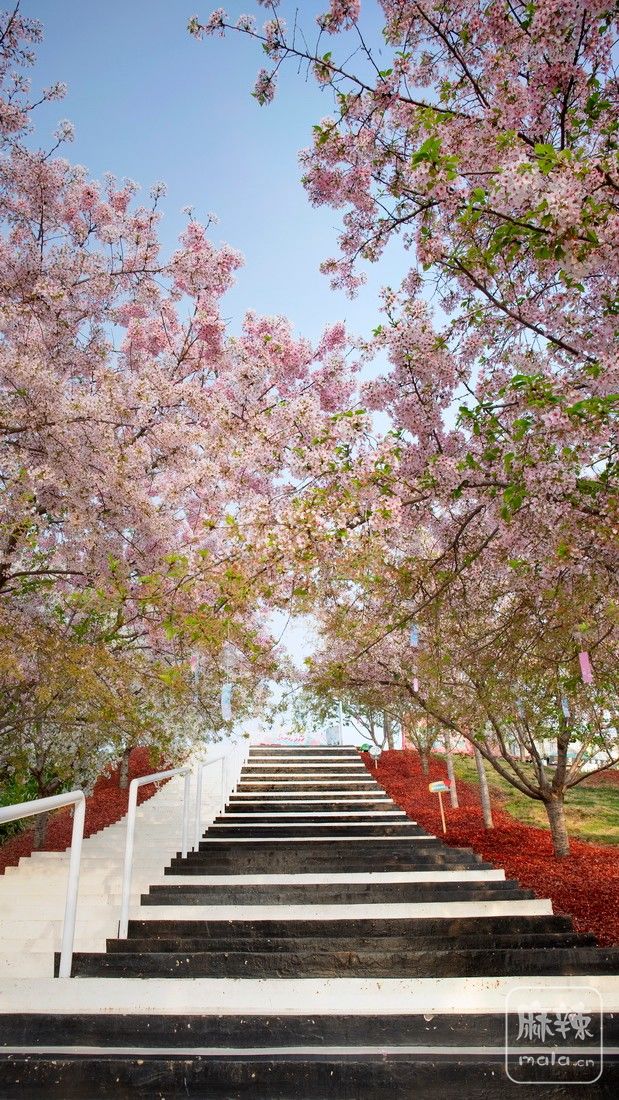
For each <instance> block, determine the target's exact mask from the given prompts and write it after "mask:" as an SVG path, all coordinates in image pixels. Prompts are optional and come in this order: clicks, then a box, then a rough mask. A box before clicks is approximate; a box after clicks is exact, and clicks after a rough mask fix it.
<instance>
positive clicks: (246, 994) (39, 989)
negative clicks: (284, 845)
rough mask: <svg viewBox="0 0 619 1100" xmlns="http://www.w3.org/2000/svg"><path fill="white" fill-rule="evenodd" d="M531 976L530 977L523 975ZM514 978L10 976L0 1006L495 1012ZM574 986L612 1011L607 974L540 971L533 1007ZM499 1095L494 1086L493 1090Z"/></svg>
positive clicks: (154, 1011) (186, 1011) (614, 999)
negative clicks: (35, 978) (557, 974)
mask: <svg viewBox="0 0 619 1100" xmlns="http://www.w3.org/2000/svg"><path fill="white" fill-rule="evenodd" d="M529 984H531V983H529ZM522 985H523V981H522V979H521V978H520V979H518V978H501V977H499V978H320V979H314V978H192V979H188V978H150V979H149V980H148V981H145V980H144V979H142V978H104V979H98V978H56V979H51V980H44V979H43V980H42V979H39V980H32V979H28V978H21V979H20V978H16V977H9V978H8V979H7V981H5V982H3V983H2V984H1V986H0V1013H19V1012H24V1011H30V1012H32V1011H35V1012H40V1013H55V1014H56V1015H71V1014H73V1013H76V1012H83V1013H85V1014H89V1015H97V1014H101V1013H104V1014H106V1015H108V1014H112V1013H114V1014H117V1015H123V1014H127V1013H143V1014H144V1015H153V1016H176V1015H180V1016H183V1015H184V1016H206V1015H213V1016H222V1015H223V1016H238V1015H245V1014H254V1015H259V1016H264V1015H265V1014H267V1013H268V1014H272V1015H279V1016H298V1014H299V1012H302V1013H303V1014H304V1015H313V1014H315V1015H321V1016H344V1015H346V1016H377V1017H381V1016H387V1015H390V1016H394V1015H395V1016H397V1015H402V1014H404V1013H411V1014H413V1015H419V1014H425V1015H428V1016H434V1015H440V1014H450V1013H464V1014H468V1015H471V1016H477V1015H481V1014H483V1013H492V1014H495V1013H496V1014H500V1015H502V1014H503V1013H504V1012H505V1000H506V997H507V995H508V994H509V993H510V992H511V991H513V990H515V989H518V988H519V987H521V986H522ZM566 990H571V991H574V990H577V991H578V998H579V1001H581V1002H582V1011H583V1012H591V1011H592V1012H599V997H598V993H599V995H600V996H601V997H602V999H603V1003H604V1010H605V1011H606V1012H617V1011H619V983H618V982H617V979H616V978H615V977H607V976H606V975H602V976H600V975H594V976H588V975H582V976H580V975H578V976H568V975H560V976H558V977H555V976H544V977H543V981H542V982H541V983H540V986H539V988H538V989H537V990H536V999H537V1001H538V1003H539V1010H540V1011H549V1012H552V1011H553V1010H555V1009H560V1008H561V1006H562V1004H564V1003H565V995H566ZM497 1095H498V1094H497Z"/></svg>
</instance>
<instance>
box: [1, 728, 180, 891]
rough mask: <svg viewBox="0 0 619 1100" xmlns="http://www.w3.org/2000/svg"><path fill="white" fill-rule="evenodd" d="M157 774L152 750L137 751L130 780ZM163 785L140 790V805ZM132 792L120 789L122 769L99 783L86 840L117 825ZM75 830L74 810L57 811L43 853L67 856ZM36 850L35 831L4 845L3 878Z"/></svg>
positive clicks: (92, 800)
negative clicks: (119, 775)
mask: <svg viewBox="0 0 619 1100" xmlns="http://www.w3.org/2000/svg"><path fill="white" fill-rule="evenodd" d="M155 770H156V766H155V767H153V764H152V762H151V760H150V758H149V754H148V749H134V750H133V752H132V753H131V757H130V759H129V780H131V779H137V778H139V777H140V776H142V775H148V774H149V772H153V771H155ZM159 786H160V784H155V783H146V784H145V785H144V786H143V787H138V805H140V804H141V803H142V802H146V801H147V799H149V798H152V797H153V795H154V794H156V792H157V790H158V788H159ZM128 799H129V788H128V787H127V789H126V790H122V791H121V789H120V787H119V786H118V768H114V770H113V771H111V772H110V773H109V774H108V775H105V776H102V777H101V779H98V780H97V783H96V785H95V789H94V791H93V792H92V794H91V796H90V798H87V799H86V823H85V827H84V836H92V834H93V833H98V832H99V830H100V829H104V828H105V827H106V826H107V825H113V824H114V822H115V821H119V820H120V818H121V817H124V816H125V814H126V812H127V801H128ZM72 828H73V810H72V808H71V807H67V808H66V809H62V810H57V811H56V812H55V813H53V814H51V815H50V818H49V821H48V825H47V836H46V838H45V844H44V845H43V847H42V848H41V849H40V851H43V852H64V850H65V848H68V847H69V845H70V843H71V830H72ZM33 850H34V830H33V828H29V829H27V830H26V831H25V832H23V833H19V834H18V835H17V836H12V837H10V838H9V839H8V840H6V841H5V843H4V844H0V874H4V872H5V870H6V868H7V867H14V866H17V864H18V863H19V861H20V859H21V857H22V856H29V855H32V852H33Z"/></svg>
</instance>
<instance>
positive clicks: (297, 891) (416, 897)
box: [142, 881, 535, 946]
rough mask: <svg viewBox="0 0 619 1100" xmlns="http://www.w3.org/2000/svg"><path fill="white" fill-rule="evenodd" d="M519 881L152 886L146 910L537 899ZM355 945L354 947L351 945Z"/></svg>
mask: <svg viewBox="0 0 619 1100" xmlns="http://www.w3.org/2000/svg"><path fill="white" fill-rule="evenodd" d="M534 897H535V894H534V893H533V891H532V890H523V889H522V888H521V887H520V886H519V885H518V883H517V882H514V881H504V882H453V883H452V882H410V883H384V882H380V883H376V884H374V883H358V884H348V885H343V884H340V883H336V884H330V883H325V884H321V885H315V884H314V885H309V884H306V885H303V886H292V885H286V886H238V887H235V886H221V887H219V886H202V885H199V886H176V885H174V884H171V885H169V886H151V887H150V890H149V892H148V893H146V894H143V895H142V904H143V905H218V904H219V905H234V904H236V903H237V902H238V903H239V904H243V905H274V904H277V902H279V903H280V904H282V905H306V904H308V902H310V901H311V903H312V904H320V905H335V904H341V905H361V904H363V903H364V902H369V903H372V904H385V905H388V904H391V903H393V902H406V901H411V902H422V901H487V900H490V899H494V898H498V899H502V898H534ZM351 946H352V945H351Z"/></svg>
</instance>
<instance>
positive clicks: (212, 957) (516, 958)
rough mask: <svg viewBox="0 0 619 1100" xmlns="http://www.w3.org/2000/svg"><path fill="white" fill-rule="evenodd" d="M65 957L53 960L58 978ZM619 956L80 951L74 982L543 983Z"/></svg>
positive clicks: (602, 969) (580, 952) (545, 951)
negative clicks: (474, 979) (216, 979)
mask: <svg viewBox="0 0 619 1100" xmlns="http://www.w3.org/2000/svg"><path fill="white" fill-rule="evenodd" d="M59 957H60V956H59V954H56V956H55V966H56V973H57V967H58V962H59ZM618 968H619V949H612V948H594V947H582V948H581V947H570V948H561V947H557V948H534V947H523V948H520V949H510V948H505V949H494V948H492V947H486V948H484V949H481V950H476V951H475V950H460V949H459V948H458V947H455V946H453V947H450V948H449V950H442V951H441V950H436V949H434V950H427V951H415V950H412V949H410V948H409V949H407V950H405V951H396V952H389V951H383V950H366V949H362V948H359V947H357V945H355V944H351V943H347V944H346V945H345V946H343V947H342V949H341V950H340V951H333V950H331V951H322V952H312V951H305V950H303V949H302V948H298V949H297V950H296V951H283V950H280V951H278V952H277V953H273V952H262V953H259V952H257V951H252V952H248V951H247V950H244V951H239V952H233V951H226V952H221V953H219V954H217V953H215V952H204V951H202V952H200V951H196V952H193V953H192V954H188V953H185V952H180V953H179V952H166V951H156V950H155V951H151V952H149V953H148V954H145V953H143V952H140V951H139V950H138V951H136V952H132V951H124V952H118V953H112V952H108V953H97V952H79V951H78V952H76V953H75V955H74V956H73V971H72V973H73V975H74V976H75V975H80V976H84V977H110V976H111V977H117V978H126V977H133V978H156V977H157V978H165V977H173V978H179V977H187V978H206V977H226V978H234V977H237V978H240V977H245V978H250V977H256V978H257V977H295V978H318V977H338V976H341V977H353V976H358V977H375V978H393V977H398V978H434V979H436V978H456V977H472V976H475V977H490V978H494V977H511V978H531V977H536V978H541V976H545V975H563V974H584V973H586V974H592V975H597V974H615V973H617V969H618Z"/></svg>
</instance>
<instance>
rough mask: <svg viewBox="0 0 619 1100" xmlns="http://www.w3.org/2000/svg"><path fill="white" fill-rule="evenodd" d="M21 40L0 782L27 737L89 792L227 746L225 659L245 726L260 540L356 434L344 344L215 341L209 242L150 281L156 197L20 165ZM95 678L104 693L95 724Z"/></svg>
mask: <svg viewBox="0 0 619 1100" xmlns="http://www.w3.org/2000/svg"><path fill="white" fill-rule="evenodd" d="M40 37H41V28H40V26H39V24H38V23H36V22H35V21H33V20H29V19H26V18H25V17H23V16H22V15H21V13H20V11H19V7H17V8H15V9H14V10H13V11H12V12H11V13H8V14H6V15H4V16H3V17H1V18H0V226H1V230H2V231H1V234H0V288H1V290H0V295H1V303H2V310H1V312H0V334H1V338H0V454H1V462H0V477H1V482H0V488H1V492H0V624H1V626H2V630H3V632H4V636H5V638H7V639H8V638H9V637H10V635H11V631H12V630H13V629H14V628H15V624H16V623H18V624H19V631H18V633H17V635H16V636H17V637H18V638H19V639H21V640H22V641H21V647H22V651H21V653H20V652H19V651H18V653H17V655H16V659H17V660H18V664H19V662H21V665H23V666H24V668H23V669H21V671H20V668H21V665H19V667H18V668H15V667H14V666H13V664H12V663H11V660H9V657H10V654H8V653H7V662H6V665H5V676H4V683H3V687H5V688H6V693H7V694H6V699H7V701H8V702H7V706H9V712H10V713H8V714H7V722H8V725H7V731H8V733H9V734H10V736H7V738H5V740H4V742H3V745H4V749H3V751H4V754H5V757H4V759H5V762H7V761H8V766H11V767H13V766H16V763H15V760H13V759H12V758H10V757H11V752H12V751H13V749H12V748H11V745H12V746H13V747H14V750H15V753H16V754H17V756H19V757H20V759H21V758H23V759H26V760H27V761H29V766H30V767H32V768H34V767H35V764H34V763H33V755H32V753H33V752H34V751H35V742H36V738H35V735H34V731H35V730H40V731H42V736H43V738H44V743H45V749H44V755H45V759H46V761H47V762H46V764H45V767H44V768H43V769H42V771H41V774H43V772H45V775H46V776H48V777H51V778H49V782H51V783H52V784H53V783H56V782H64V781H65V780H66V779H67V778H68V776H69V774H70V773H71V774H73V775H74V777H78V776H82V774H83V775H86V774H87V773H88V774H90V770H91V769H93V768H94V769H95V770H96V768H97V767H98V766H99V762H100V752H99V748H98V747H97V746H101V745H102V744H103V743H104V742H105V744H109V743H110V737H111V730H112V727H113V728H114V730H115V734H114V737H113V739H112V740H113V743H114V744H115V745H116V747H117V749H118V751H124V750H127V749H128V748H129V747H130V746H131V745H132V744H133V743H135V739H136V738H139V739H140V740H144V739H148V738H153V739H156V738H157V737H158V736H159V733H158V732H157V731H158V730H159V731H160V732H162V731H163V730H164V728H165V731H167V732H166V733H165V736H166V737H168V739H169V731H170V729H171V727H172V725H173V724H175V723H176V724H178V723H181V725H183V724H184V727H185V728H186V727H188V726H193V727H194V728H195V730H196V732H197V734H198V735H200V736H202V734H203V732H204V729H205V728H207V729H209V730H210V731H211V733H213V732H217V731H219V730H221V729H222V728H224V729H226V728H228V726H226V720H225V719H222V715H221V708H220V693H221V685H222V682H223V681H224V680H225V679H227V678H228V677H229V675H230V670H229V669H226V668H225V667H224V665H225V660H224V654H225V651H226V647H228V648H229V649H231V650H232V651H233V652H234V653H235V654H236V657H235V660H234V668H233V670H232V671H233V672H234V677H235V690H234V700H235V711H236V714H237V715H239V716H240V715H242V714H243V712H244V709H246V708H247V706H249V705H250V700H251V696H252V694H255V688H256V685H257V683H258V682H259V681H260V679H263V678H264V677H266V676H270V675H271V674H272V673H273V669H274V666H275V664H276V662H277V653H276V649H275V643H274V640H273V639H272V638H270V637H269V631H268V614H269V610H270V608H271V606H272V605H273V603H274V602H276V601H277V600H281V601H284V602H285V600H286V599H287V597H288V595H289V592H290V588H291V587H292V586H293V585H294V577H293V576H292V575H291V572H290V570H289V568H288V556H287V553H288V552H287V545H286V541H285V538H284V537H283V534H284V531H287V530H288V529H290V531H293V529H294V525H293V524H289V525H288V526H286V524H285V523H283V522H282V524H281V529H280V530H278V528H279V527H280V522H279V517H280V515H288V514H289V513H290V511H291V509H293V508H294V502H295V499H296V498H297V497H299V496H301V495H302V494H303V492H304V489H305V487H306V485H307V484H310V485H311V484H312V482H313V481H314V480H315V478H316V477H317V476H318V475H319V473H320V471H321V470H322V468H323V466H324V465H325V464H328V462H329V460H330V456H331V451H332V448H333V447H334V446H335V445H336V442H335V441H336V439H341V440H342V441H344V444H345V440H346V438H347V436H348V435H351V434H353V427H352V426H351V425H350V424H349V422H348V420H338V418H337V414H338V412H339V410H341V409H342V408H346V407H347V403H348V399H349V395H350V393H351V392H352V373H351V369H350V368H349V367H348V366H347V365H346V363H345V353H346V351H347V341H346V334H345V332H344V329H343V326H342V325H334V326H332V327H331V328H329V329H328V330H326V331H325V333H324V335H323V337H322V338H321V339H320V340H319V341H318V343H317V344H316V345H311V344H310V343H309V341H307V340H304V339H302V338H299V337H297V336H296V335H295V333H294V330H293V328H292V325H291V324H290V323H289V322H288V321H286V320H285V319H283V318H279V317H259V316H257V315H255V314H253V313H248V314H247V315H246V316H245V318H244V319H243V321H242V323H241V325H240V329H239V332H238V334H237V335H234V336H232V335H230V334H228V333H227V332H226V328H225V324H224V321H223V319H222V316H221V310H220V304H221V299H222V296H223V295H224V294H225V292H226V291H227V289H228V288H229V287H230V286H231V284H232V281H233V278H234V274H235V272H236V270H237V269H238V268H239V266H240V265H241V263H242V260H241V257H240V255H239V253H237V252H236V251H235V250H233V249H232V248H230V247H229V246H227V245H221V246H215V245H214V244H213V243H212V242H211V240H210V238H209V231H210V228H211V226H212V221H209V223H208V224H207V225H201V224H199V223H198V222H196V221H194V220H193V218H192V217H191V216H189V217H188V222H187V225H186V228H185V230H184V232H183V233H182V235H181V238H180V241H179V244H178V248H177V249H176V250H175V251H174V252H173V254H172V255H171V256H169V257H166V256H164V255H163V254H162V251H161V247H160V243H159V239H158V223H159V218H160V205H161V201H162V198H163V188H162V187H161V186H160V185H158V186H156V187H155V188H154V189H153V192H152V195H151V199H150V202H148V203H146V204H140V203H139V201H138V196H137V190H138V189H137V187H136V185H135V184H133V183H131V182H128V181H123V182H122V183H119V182H118V181H117V180H116V179H113V178H112V177H109V178H107V179H106V180H105V181H104V183H103V184H99V183H98V182H96V181H94V180H92V179H91V178H90V176H89V175H88V173H87V171H86V169H84V168H82V167H79V166H76V165H74V164H72V163H71V162H70V161H69V160H68V159H67V157H66V155H65V148H64V147H65V145H66V143H67V142H68V141H69V140H70V138H71V128H70V126H69V124H67V123H62V124H61V125H60V127H59V129H58V132H57V135H56V137H55V139H54V141H53V143H52V144H51V146H47V147H37V145H36V143H35V137H34V135H33V133H32V122H31V119H32V118H33V113H34V109H35V107H36V105H37V101H36V98H35V97H34V96H33V95H32V94H31V91H30V85H29V82H28V80H27V79H26V75H25V74H26V70H27V69H28V67H29V66H30V65H31V64H32V63H33V60H34V56H33V52H32V50H33V47H34V46H36V43H37V42H38V41H39V39H40ZM62 94H63V89H62V86H60V85H58V86H55V87H54V88H52V89H50V90H48V91H47V92H44V93H43V95H42V97H41V98H43V99H48V100H49V99H55V98H59V97H60V96H61V95H62ZM39 101H40V99H39ZM320 440H324V442H322V443H321V442H320ZM317 441H318V442H317ZM7 645H8V642H7ZM39 647H42V649H41V656H40V657H37V652H38V649H39ZM101 662H103V666H105V667H107V662H116V665H115V667H116V668H117V669H118V670H119V671H118V677H119V678H120V679H116V678H112V680H111V681H110V683H109V685H108V687H107V688H105V689H104V688H103V687H102V696H101V700H97V690H96V688H97V675H98V674H97V673H96V669H97V668H99V667H100V664H101ZM198 665H199V668H200V673H199V676H196V675H194V672H195V669H196V667H197V666H198ZM34 666H36V668H38V670H39V671H38V672H36V671H35V672H33V673H32V677H33V678H31V670H32V667H34ZM78 667H79V669H80V670H81V671H80V674H79V676H77V678H76V679H75V682H72V681H71V675H72V674H71V672H70V670H71V669H75V668H78ZM29 669H30V671H29ZM121 669H124V670H125V672H124V673H123V674H122V675H121V671H120V670H121ZM46 682H47V683H48V684H53V685H54V692H53V706H52V707H51V709H50V710H43V711H42V712H40V710H39V709H38V706H39V705H38V703H37V702H36V697H38V696H37V693H38V692H39V691H40V692H42V697H43V696H45V697H46V692H47V688H46ZM78 683H81V684H83V685H84V690H83V691H82V690H81V689H80V690H78V687H77V686H76V685H77V684H78ZM121 683H122V685H124V686H123V687H122V689H121V687H120V686H119V684H121ZM33 685H36V686H33ZM29 693H32V696H31V702H32V707H33V708H34V709H33V710H32V712H30V710H29V709H28V707H26V709H25V710H23V700H24V698H26V699H27V698H30V696H29ZM74 696H75V697H74ZM166 700H167V702H166ZM104 701H105V706H107V705H108V704H109V706H110V708H111V709H110V712H109V713H110V718H109V720H108V719H106V718H105V706H104ZM9 703H10V705H9ZM112 704H113V706H112ZM50 706H51V703H50ZM183 708H184V710H183ZM20 711H21V716H20V718H19V721H20V723H21V724H19V723H18V725H19V729H20V731H21V732H20V738H21V740H19V739H18V738H17V732H16V731H17V728H18V727H17V726H11V722H12V721H13V719H14V718H15V716H16V715H18V716H19V715H20ZM183 714H186V715H189V716H191V717H192V721H191V722H189V721H186V722H183V720H182V715H183ZM63 715H64V716H65V717H64V718H63ZM75 715H77V717H76V716H75ZM158 716H160V719H161V728H160V725H159V724H158ZM194 719H196V720H195V721H194ZM86 730H88V737H87V736H86V733H85V731H86ZM37 736H38V734H37ZM162 736H163V732H162ZM63 737H64V739H65V748H67V753H65V755H64V756H63V760H64V763H62V764H61V763H60V762H59V760H60V757H57V756H54V760H55V761H56V763H54V764H53V766H52V765H51V764H50V763H49V761H50V760H51V758H52V756H53V754H54V753H55V752H56V749H55V748H54V749H53V752H52V748H50V745H51V742H52V741H53V744H54V745H55V746H60V747H61V748H62V745H61V742H62V739H63ZM50 738H51V741H50V740H49V739H50ZM89 738H90V740H89ZM69 744H70V745H71V746H73V747H72V748H71V751H70V752H69V749H68V747H67V746H69ZM29 745H30V749H28V746H29ZM48 748H49V752H48ZM73 749H75V751H73ZM22 750H23V751H22ZM30 750H32V751H30ZM42 751H43V749H42ZM24 753H25V755H24ZM67 754H68V755H67ZM35 755H36V753H35ZM9 758H10V759H9ZM78 758H79V759H80V760H87V763H88V767H87V768H86V770H85V771H84V770H83V769H82V770H80V769H81V767H82V765H81V764H80V766H79V768H78V764H77V761H78ZM36 766H37V767H38V765H36ZM84 767H86V765H84ZM39 770H41V769H39ZM42 782H43V780H42ZM47 782H48V780H47V779H46V780H45V783H47ZM41 789H42V788H41Z"/></svg>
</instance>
